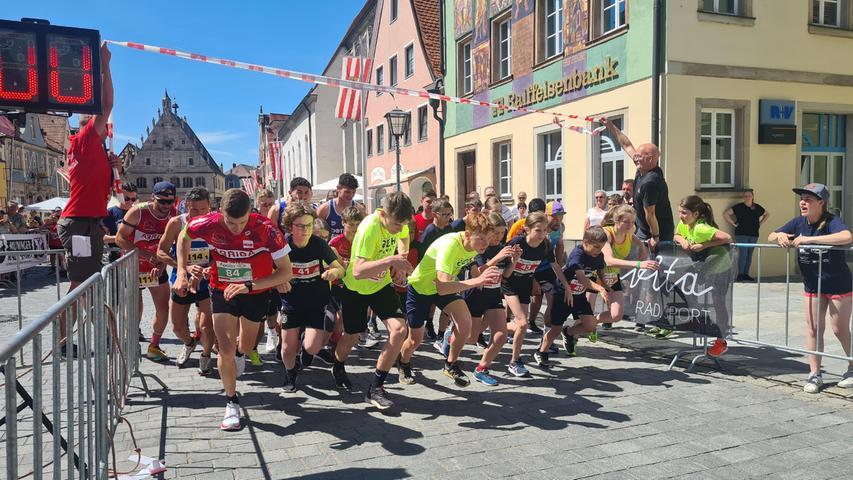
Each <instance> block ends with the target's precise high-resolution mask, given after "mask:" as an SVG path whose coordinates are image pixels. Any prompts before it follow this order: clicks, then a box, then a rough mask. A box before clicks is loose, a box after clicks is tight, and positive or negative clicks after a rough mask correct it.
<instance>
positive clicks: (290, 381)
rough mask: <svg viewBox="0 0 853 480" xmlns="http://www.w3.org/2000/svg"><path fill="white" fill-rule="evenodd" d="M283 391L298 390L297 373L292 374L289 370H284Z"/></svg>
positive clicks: (291, 391)
mask: <svg viewBox="0 0 853 480" xmlns="http://www.w3.org/2000/svg"><path fill="white" fill-rule="evenodd" d="M281 391H283V392H284V393H293V392H295V391H296V375H295V374H294V375H290V374H289V373H287V370H285V371H284V385H282V386H281Z"/></svg>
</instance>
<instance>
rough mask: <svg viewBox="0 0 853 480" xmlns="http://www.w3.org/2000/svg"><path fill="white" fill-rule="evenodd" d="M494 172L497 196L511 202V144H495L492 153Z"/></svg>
mask: <svg viewBox="0 0 853 480" xmlns="http://www.w3.org/2000/svg"><path fill="white" fill-rule="evenodd" d="M492 155H494V160H493V162H494V164H495V171H496V172H497V174H498V178H497V181H496V182H495V183H496V184H497V185H498V194H499V195H500V198H502V199H510V200H512V143H511V142H508V141H506V142H499V143H495V145H494V147H493V151H492Z"/></svg>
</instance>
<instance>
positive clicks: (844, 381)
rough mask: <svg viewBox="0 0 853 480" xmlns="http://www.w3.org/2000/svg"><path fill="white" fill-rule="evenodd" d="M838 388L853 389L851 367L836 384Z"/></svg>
mask: <svg viewBox="0 0 853 480" xmlns="http://www.w3.org/2000/svg"><path fill="white" fill-rule="evenodd" d="M838 387H839V388H853V367H849V368H847V373H845V374H844V376H843V377H841V381H840V382H838Z"/></svg>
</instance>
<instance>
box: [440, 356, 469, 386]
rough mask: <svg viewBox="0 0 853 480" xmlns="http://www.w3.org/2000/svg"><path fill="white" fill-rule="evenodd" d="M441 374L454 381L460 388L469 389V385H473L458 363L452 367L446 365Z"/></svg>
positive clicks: (454, 363)
mask: <svg viewBox="0 0 853 480" xmlns="http://www.w3.org/2000/svg"><path fill="white" fill-rule="evenodd" d="M441 373H443V374H444V376H445V377H447V378H450V379H453V383H455V384H456V386H458V387H467V386H468V385H471V380H468V376H467V375H465V372H463V371H462V368H461V367H460V366H459V362H458V361H456V362H453V363H452V364H451V365H450V367H448V366H447V365H445V366H444V370H442V372H441Z"/></svg>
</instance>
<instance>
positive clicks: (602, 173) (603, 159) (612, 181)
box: [593, 116, 625, 195]
mask: <svg viewBox="0 0 853 480" xmlns="http://www.w3.org/2000/svg"><path fill="white" fill-rule="evenodd" d="M608 119H609V120H610V122H611V123H613V125H615V126H616V128H618V129H620V130H622V126H623V118H622V117H621V116H618V117H617V116H608ZM596 146H597V148H596V150H595V155H594V157H593V158H595V159H596V164H595V165H594V170H595V171H596V176H597V178H596V181H595V182H594V183H595V189H596V190H604V191H605V192H607V194H608V195H610V194H612V193H621V190H622V180H624V179H625V155H624V154H623V152H622V145H620V144H619V141H618V140H616V139H615V138H613V136H612V134H611V133H610V131H609V130H605V131H603V132H601V136H599V137H598V142H597V145H596Z"/></svg>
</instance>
